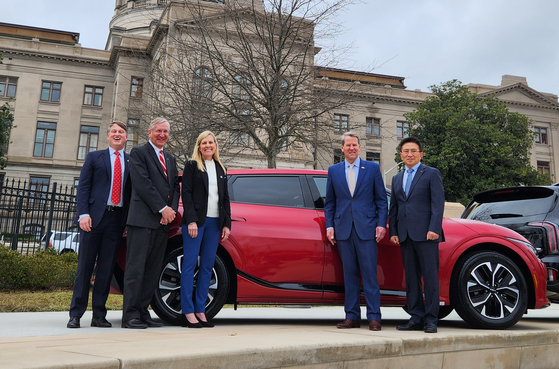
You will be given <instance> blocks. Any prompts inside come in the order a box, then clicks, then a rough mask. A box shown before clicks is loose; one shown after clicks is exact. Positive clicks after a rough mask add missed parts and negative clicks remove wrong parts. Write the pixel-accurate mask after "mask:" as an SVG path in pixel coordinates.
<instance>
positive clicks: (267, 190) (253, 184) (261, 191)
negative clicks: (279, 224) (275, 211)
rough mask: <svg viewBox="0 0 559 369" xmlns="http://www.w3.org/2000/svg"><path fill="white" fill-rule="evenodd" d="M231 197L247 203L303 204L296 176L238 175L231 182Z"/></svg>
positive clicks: (293, 205) (236, 200)
mask: <svg viewBox="0 0 559 369" xmlns="http://www.w3.org/2000/svg"><path fill="white" fill-rule="evenodd" d="M231 198H232V200H233V201H235V202H242V203H247V204H259V205H276V206H289V207H297V208H302V207H304V206H305V203H304V200H303V191H302V189H301V182H300V180H299V177H298V176H239V177H237V178H236V179H235V181H234V182H233V185H232V194H231Z"/></svg>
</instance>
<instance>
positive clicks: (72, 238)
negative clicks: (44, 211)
mask: <svg viewBox="0 0 559 369" xmlns="http://www.w3.org/2000/svg"><path fill="white" fill-rule="evenodd" d="M46 237H47V235H43V237H42V239H41V247H42V248H43V249H45V250H46V248H47V247H51V248H53V249H55V250H56V251H58V253H60V254H64V253H67V252H78V249H79V246H80V234H79V233H77V232H64V231H51V236H50V239H49V241H48V243H47V242H46Z"/></svg>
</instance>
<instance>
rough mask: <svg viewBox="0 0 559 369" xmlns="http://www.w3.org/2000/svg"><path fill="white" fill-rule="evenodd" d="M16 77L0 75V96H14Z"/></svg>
mask: <svg viewBox="0 0 559 369" xmlns="http://www.w3.org/2000/svg"><path fill="white" fill-rule="evenodd" d="M16 89H17V78H16V77H4V76H0V97H16Z"/></svg>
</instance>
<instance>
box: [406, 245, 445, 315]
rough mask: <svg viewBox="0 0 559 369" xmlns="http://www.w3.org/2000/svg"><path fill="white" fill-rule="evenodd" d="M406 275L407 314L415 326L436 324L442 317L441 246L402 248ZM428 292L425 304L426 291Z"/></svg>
mask: <svg viewBox="0 0 559 369" xmlns="http://www.w3.org/2000/svg"><path fill="white" fill-rule="evenodd" d="M400 249H401V252H402V262H403V264H404V271H405V274H406V297H407V303H408V313H409V314H410V315H411V321H412V322H414V323H423V322H424V323H435V324H437V321H438V316H439V243H438V242H432V241H421V242H419V241H413V240H411V239H410V238H409V237H407V238H406V239H405V241H404V242H402V243H401V244H400ZM421 277H423V284H424V288H425V303H424V302H423V293H422V291H423V289H422V286H421Z"/></svg>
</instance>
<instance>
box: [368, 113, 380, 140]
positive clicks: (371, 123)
mask: <svg viewBox="0 0 559 369" xmlns="http://www.w3.org/2000/svg"><path fill="white" fill-rule="evenodd" d="M365 122H366V124H367V132H366V133H367V134H368V135H372V136H380V119H378V118H369V117H367V118H365Z"/></svg>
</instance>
